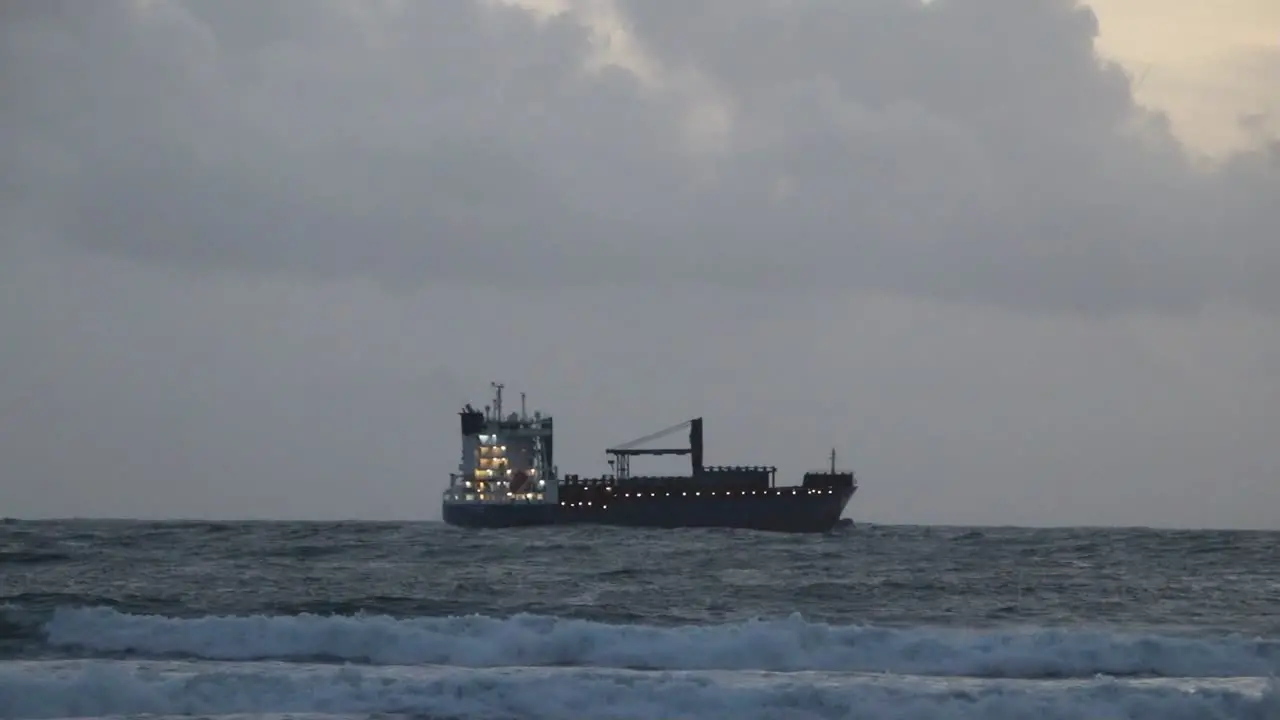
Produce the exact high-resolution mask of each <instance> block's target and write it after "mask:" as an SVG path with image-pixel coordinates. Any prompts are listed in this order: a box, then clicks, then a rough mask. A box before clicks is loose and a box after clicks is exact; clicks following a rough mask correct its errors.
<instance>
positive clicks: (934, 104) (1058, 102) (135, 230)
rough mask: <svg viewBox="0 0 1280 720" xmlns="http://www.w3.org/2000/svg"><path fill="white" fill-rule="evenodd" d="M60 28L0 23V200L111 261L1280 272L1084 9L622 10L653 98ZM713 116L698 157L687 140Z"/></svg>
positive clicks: (1202, 275)
mask: <svg viewBox="0 0 1280 720" xmlns="http://www.w3.org/2000/svg"><path fill="white" fill-rule="evenodd" d="M600 6H602V5H601V4H596V5H594V6H592V7H600ZM62 7H63V6H61V5H58V4H57V3H51V4H49V5H48V9H47V10H45V11H44V12H40V11H36V10H33V9H30V8H24V10H23V12H22V13H21V14H19V15H17V16H16V17H14V18H12V22H8V23H6V25H7V30H6V32H5V36H4V37H5V40H4V46H5V55H6V67H7V68H9V69H8V70H7V71H6V73H7V75H8V77H9V82H7V83H6V90H5V91H4V92H5V96H6V102H5V108H6V109H5V110H4V111H3V112H4V124H5V127H6V128H7V130H6V133H7V134H8V136H9V137H10V138H12V139H13V140H12V141H11V142H12V143H13V144H14V146H15V147H16V148H17V150H16V151H14V152H15V153H16V154H17V155H18V157H19V160H20V162H18V163H17V164H16V165H11V166H10V167H12V168H14V169H13V170H11V173H14V174H16V173H21V174H22V176H23V177H24V181H23V184H24V185H26V188H25V189H26V193H19V194H17V197H19V198H24V197H25V202H26V203H28V204H29V203H31V202H33V197H34V198H35V200H38V201H40V203H41V204H43V205H45V206H46V207H44V208H43V209H44V219H45V222H46V223H47V225H48V227H49V231H50V233H51V234H53V235H56V236H57V237H59V238H61V239H63V240H64V241H67V242H71V243H76V244H81V245H84V246H86V247H90V248H94V249H96V250H100V251H104V252H111V253H118V254H122V255H125V256H128V257H134V258H139V259H145V260H147V261H159V262H168V263H176V264H184V265H189V266H192V267H199V268H215V267H223V268H230V267H234V268H254V269H266V270H273V271H284V272H311V273H321V274H325V275H329V276H338V277H342V276H348V275H353V274H355V275H370V276H374V277H378V278H380V279H383V280H388V279H394V280H397V281H399V282H405V283H410V284H413V283H420V282H426V281H434V280H440V279H460V278H467V279H468V280H469V281H485V280H491V281H493V282H498V283H512V282H517V283H520V282H525V283H559V282H568V281H594V282H619V281H633V282H644V281H653V282H715V283H723V284H729V285H734V284H738V285H741V284H744V283H751V282H758V283H768V284H771V285H775V286H783V287H791V288H799V289H804V288H805V287H807V286H810V285H816V284H830V283H834V282H841V283H845V284H847V285H848V286H850V287H853V288H861V289H867V290H874V291H883V292H894V293H903V294H906V295H911V296H920V297H930V296H932V297H942V298H950V299H956V298H959V299H963V300H965V301H979V302H991V303H1001V304H1006V305H1011V306H1017V307H1024V308H1031V309H1035V308H1041V309H1049V310H1056V311H1063V310H1065V311H1083V312H1096V311H1117V310H1123V309H1126V308H1159V309H1164V310H1181V311H1187V310H1190V309H1192V308H1194V307H1196V306H1198V305H1199V304H1201V303H1203V302H1204V301H1205V300H1206V299H1209V298H1226V299H1234V300H1242V301H1249V302H1254V303H1260V304H1262V305H1264V306H1265V307H1268V308H1269V309H1272V310H1274V309H1276V308H1277V307H1280V306H1277V305H1276V304H1275V302H1276V299H1277V298H1276V297H1273V296H1272V295H1271V294H1270V293H1267V292H1265V291H1261V290H1258V291H1254V290H1249V289H1248V288H1251V287H1253V285H1254V281H1253V280H1252V279H1251V277H1252V276H1253V274H1254V273H1260V272H1269V271H1272V270H1274V269H1277V266H1276V262H1277V254H1280V250H1276V251H1273V250H1271V249H1269V248H1264V247H1263V245H1265V244H1266V243H1265V242H1264V240H1263V238H1266V237H1270V233H1271V232H1272V231H1274V229H1275V228H1276V227H1277V222H1280V218H1277V213H1278V212H1280V211H1277V210H1276V209H1274V208H1275V207H1276V205H1275V203H1273V202H1270V201H1269V200H1268V198H1272V197H1275V196H1276V191H1277V190H1278V189H1280V180H1278V179H1277V178H1278V176H1280V172H1277V171H1276V170H1275V169H1274V167H1273V166H1269V165H1266V164H1265V163H1264V164H1262V165H1260V166H1258V167H1259V168H1260V169H1256V170H1250V171H1244V170H1242V169H1241V168H1242V167H1244V166H1246V165H1249V164H1250V162H1252V160H1251V159H1250V158H1239V159H1237V160H1235V161H1233V162H1232V163H1229V164H1228V165H1227V167H1226V168H1225V169H1222V168H1217V169H1208V170H1204V169H1197V168H1194V167H1192V165H1191V164H1190V163H1189V162H1188V161H1187V159H1186V158H1185V157H1184V153H1183V152H1182V148H1180V147H1179V145H1178V144H1177V142H1175V140H1174V139H1173V138H1172V137H1171V136H1170V135H1169V133H1168V131H1167V129H1166V127H1165V124H1164V123H1163V122H1162V121H1161V118H1160V117H1159V116H1157V115H1154V114H1153V113H1152V112H1150V111H1148V110H1146V109H1144V108H1141V107H1138V106H1136V105H1135V104H1134V102H1133V100H1132V97H1131V94H1130V83H1129V79H1128V77H1127V76H1126V75H1125V73H1124V72H1123V71H1122V70H1121V69H1120V68H1119V67H1117V66H1115V65H1111V64H1107V63H1104V62H1101V61H1099V59H1098V58H1097V56H1096V55H1095V53H1094V51H1093V42H1094V38H1095V36H1096V35H1097V32H1098V24H1097V20H1096V18H1095V17H1094V15H1093V14H1092V13H1091V12H1090V11H1089V10H1088V9H1087V8H1082V7H1078V6H1076V5H1075V4H1074V3H1072V2H1067V1H1066V0H1052V1H1049V0H1045V1H1042V2H1030V3H1027V2H1009V1H1006V0H964V1H960V0H952V1H950V2H936V3H929V4H912V3H903V2H898V1H897V0H892V1H890V0H874V1H873V0H868V1H866V2H858V3H807V4H795V3H792V4H787V3H770V2H764V1H763V0H747V1H744V2H733V3H727V2H721V1H719V0H709V1H708V2H702V3H697V4H679V5H670V6H669V5H665V4H654V3H640V2H631V3H623V4H621V5H620V6H616V7H615V8H614V9H615V10H616V12H614V13H613V14H612V15H608V16H607V17H609V18H612V21H613V22H614V23H615V25H616V26H615V27H612V28H608V30H609V32H610V33H612V35H609V36H606V37H605V40H606V41H607V40H608V39H609V38H615V39H616V38H623V39H627V40H628V41H629V42H630V43H631V46H633V48H638V50H634V52H640V51H641V50H642V51H643V52H645V53H647V55H646V57H650V58H656V59H657V60H656V62H655V63H651V64H653V65H654V66H655V67H656V68H657V70H654V71H653V72H657V73H659V74H660V77H659V82H658V85H657V86H653V85H651V84H649V83H646V82H643V81H642V80H643V78H640V77H637V76H636V75H635V74H634V73H631V72H628V71H627V70H626V69H623V68H620V67H618V66H616V65H615V66H605V67H604V68H603V69H600V68H599V67H598V65H593V64H592V61H593V59H598V57H599V56H600V55H601V50H600V43H601V42H602V40H601V34H600V33H593V32H592V27H591V26H590V25H589V24H588V22H587V21H590V20H592V19H593V18H596V19H597V20H598V18H599V17H601V13H600V12H596V13H595V14H594V15H592V14H588V13H581V14H572V13H561V14H553V15H545V16H542V17H539V16H537V15H536V14H532V13H529V12H527V11H525V10H523V9H520V8H516V7H511V6H505V5H495V4H479V3H474V2H467V1H464V0H454V1H452V2H441V3H429V4H416V3H391V2H387V3H362V4H359V5H352V4H349V3H339V2H315V3H312V2H307V3H301V4H299V3H289V2H282V3H279V4H276V5H273V6H272V7H271V8H269V9H252V10H250V9H249V6H245V5H239V4H234V3H233V4H225V3H206V2H189V3H180V2H153V3H148V4H145V5H141V4H138V3H130V2H105V1H104V2H102V3H99V4H95V9H94V10H93V11H91V12H83V13H81V12H77V13H67V12H64V11H62V10H61V8H62ZM604 7H609V6H607V5H604ZM619 18H621V19H619ZM997 27H998V28H1000V34H999V35H998V38H999V39H998V40H993V39H992V38H993V37H997V36H994V35H992V33H993V32H994V31H993V28H997ZM628 33H629V34H628ZM593 43H594V44H593ZM619 44H621V43H620V41H619ZM634 52H633V54H634ZM615 55H616V54H615ZM624 64H625V63H624ZM690 78H695V79H697V80H698V81H697V82H693V81H692V80H690ZM699 88H701V89H702V92H701V94H699V90H698V89H699ZM713 111H715V112H718V113H720V114H719V115H716V117H719V118H721V119H722V120H723V121H724V124H723V125H717V126H716V127H718V128H719V129H720V130H721V131H722V132H723V133H724V135H723V137H722V140H723V142H724V144H723V146H722V147H720V149H719V152H715V153H709V152H707V151H706V147H701V148H700V147H699V146H697V144H696V143H691V141H690V136H689V131H690V127H691V125H690V124H691V123H692V122H695V121H696V118H697V117H703V118H705V117H708V114H709V113H712V112H713ZM699 112H701V113H702V114H701V115H698V113H699ZM1260 152H1261V151H1260ZM1254 165H1257V163H1256V162H1255V163H1254ZM55 197H56V199H52V198H55ZM1210 239H1212V242H1209V240H1210ZM1207 248H1212V249H1207ZM1242 253H1243V254H1244V255H1247V257H1248V264H1247V269H1241V268H1240V267H1239V261H1238V258H1241V257H1242ZM534 267H536V268H538V269H537V270H536V271H535V270H531V268H534ZM1242 288H1244V289H1242Z"/></svg>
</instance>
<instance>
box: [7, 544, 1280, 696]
mask: <svg viewBox="0 0 1280 720" xmlns="http://www.w3.org/2000/svg"><path fill="white" fill-rule="evenodd" d="M1278 551H1280V534H1275V533H1271V534H1268V533H1244V532H1168V531H1152V530H1100V529H1064V530H1027V529H1014V528H917V527H887V526H859V527H854V528H847V529H842V530H840V531H837V532H834V533H832V534H829V535H820V536H788V535H774V534H767V533H755V532H742V531H727V530H681V531H658V530H625V529H606V528H588V527H577V528H559V529H526V530H511V531H485V532H477V531H461V530H457V529H453V528H449V527H446V526H443V525H441V524H438V523H420V524H363V523H137V522H123V521H111V522H90V521H67V522H40V523H36V522H5V523H2V524H0V718H55V717H108V716H117V717H118V716H137V715H150V716H179V715H183V716H191V715H195V716H201V717H231V716H236V717H309V718H339V717H340V718H369V717H380V718H381V717H397V716H399V717H412V718H417V719H421V720H445V719H449V720H479V719H483V720H497V719H508V718H510V719H514V718H522V719H523V718H539V719H542V718H545V719H547V720H552V719H554V720H605V719H611V718H634V719H637V720H639V719H643V720H682V719H689V720H692V719H694V718H697V719H704V718H705V719H717V720H718V719H721V718H723V719H725V720H730V719H732V720H758V719H764V718H771V719H777V720H784V719H785V720H818V719H819V718H822V719H827V718H831V719H834V718H912V719H925V718H966V719H967V718H974V719H978V718H981V719H982V720H1000V719H1002V718H1026V719H1029V718H1034V719H1035V720H1055V719H1057V718H1079V719H1080V720H1116V719H1119V718H1126V719H1139V718H1142V719H1146V718H1150V719H1151V720H1182V719H1187V720H1191V719H1195V720H1213V719H1217V718H1249V719H1252V720H1264V719H1265V720H1277V719H1278V718H1280V685H1278V684H1277V682H1276V681H1275V680H1274V677H1275V676H1276V674H1277V672H1278V671H1280V552H1278Z"/></svg>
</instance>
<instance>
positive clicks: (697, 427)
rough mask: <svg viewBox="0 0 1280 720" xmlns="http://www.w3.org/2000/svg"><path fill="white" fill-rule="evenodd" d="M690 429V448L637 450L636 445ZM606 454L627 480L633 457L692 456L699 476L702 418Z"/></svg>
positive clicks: (612, 448)
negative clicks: (611, 458)
mask: <svg viewBox="0 0 1280 720" xmlns="http://www.w3.org/2000/svg"><path fill="white" fill-rule="evenodd" d="M685 428H689V447H687V448H637V447H636V445H641V444H644V443H647V442H649V441H651V440H657V439H658V438H660V437H665V436H667V435H670V434H671V433H674V432H676V431H677V430H683V429H685ZM605 452H606V453H608V454H610V455H612V456H613V457H614V459H613V460H612V461H610V463H609V464H610V465H616V466H617V467H616V469H617V472H618V477H619V478H625V477H627V476H628V475H629V474H630V473H631V457H632V456H634V455H692V456H693V457H692V458H691V460H692V465H693V474H694V475H697V474H698V473H700V472H702V418H693V419H691V420H685V421H684V422H681V423H676V424H675V425H672V426H671V427H669V428H663V429H662V430H659V431H658V432H655V433H650V434H648V435H645V436H644V437H641V438H636V439H635V440H632V441H630V442H625V443H623V444H621V445H618V446H617V447H611V448H609V449H608V450H605Z"/></svg>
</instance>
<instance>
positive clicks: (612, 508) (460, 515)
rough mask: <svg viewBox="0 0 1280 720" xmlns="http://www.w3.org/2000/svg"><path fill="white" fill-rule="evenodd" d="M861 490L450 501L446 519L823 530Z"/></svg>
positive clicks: (491, 524)
mask: <svg viewBox="0 0 1280 720" xmlns="http://www.w3.org/2000/svg"><path fill="white" fill-rule="evenodd" d="M856 489H857V488H856V487H852V488H848V487H846V488H834V489H831V490H830V491H823V492H816V493H809V492H806V491H805V490H799V491H797V492H795V493H790V492H787V491H786V490H785V489H781V488H779V489H778V490H775V491H773V492H771V493H769V494H767V495H763V494H762V495H751V494H746V495H736V494H735V495H732V496H728V497H726V496H723V495H717V496H710V495H702V496H698V497H694V496H693V493H689V495H688V496H659V497H639V498H637V497H631V498H627V499H622V498H614V499H613V500H611V501H610V502H609V504H607V505H604V506H601V505H599V504H595V505H593V506H571V505H541V504H517V503H513V504H485V505H481V504H470V503H465V504H464V503H445V504H444V506H443V515H444V521H445V522H446V523H448V524H450V525H455V526H458V527H467V528H510V527H527V526H535V525H573V524H593V525H618V526H626V527H653V528H696V527H703V528H706V527H719V528H741V529H749V530H770V531H775V532H792V533H820V532H827V531H829V530H831V529H832V528H834V527H835V526H836V524H837V523H839V522H840V515H841V513H843V512H844V509H845V506H846V505H848V503H849V500H850V498H852V497H853V493H854V491H855V490H856Z"/></svg>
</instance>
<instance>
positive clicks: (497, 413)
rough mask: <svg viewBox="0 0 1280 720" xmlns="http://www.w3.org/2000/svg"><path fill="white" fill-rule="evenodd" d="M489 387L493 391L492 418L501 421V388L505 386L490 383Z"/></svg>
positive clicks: (498, 383)
mask: <svg viewBox="0 0 1280 720" xmlns="http://www.w3.org/2000/svg"><path fill="white" fill-rule="evenodd" d="M489 387H491V388H493V390H494V394H493V416H494V417H495V418H496V419H498V420H501V419H502V388H504V387H506V386H505V385H503V384H502V383H500V382H491V383H489Z"/></svg>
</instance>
